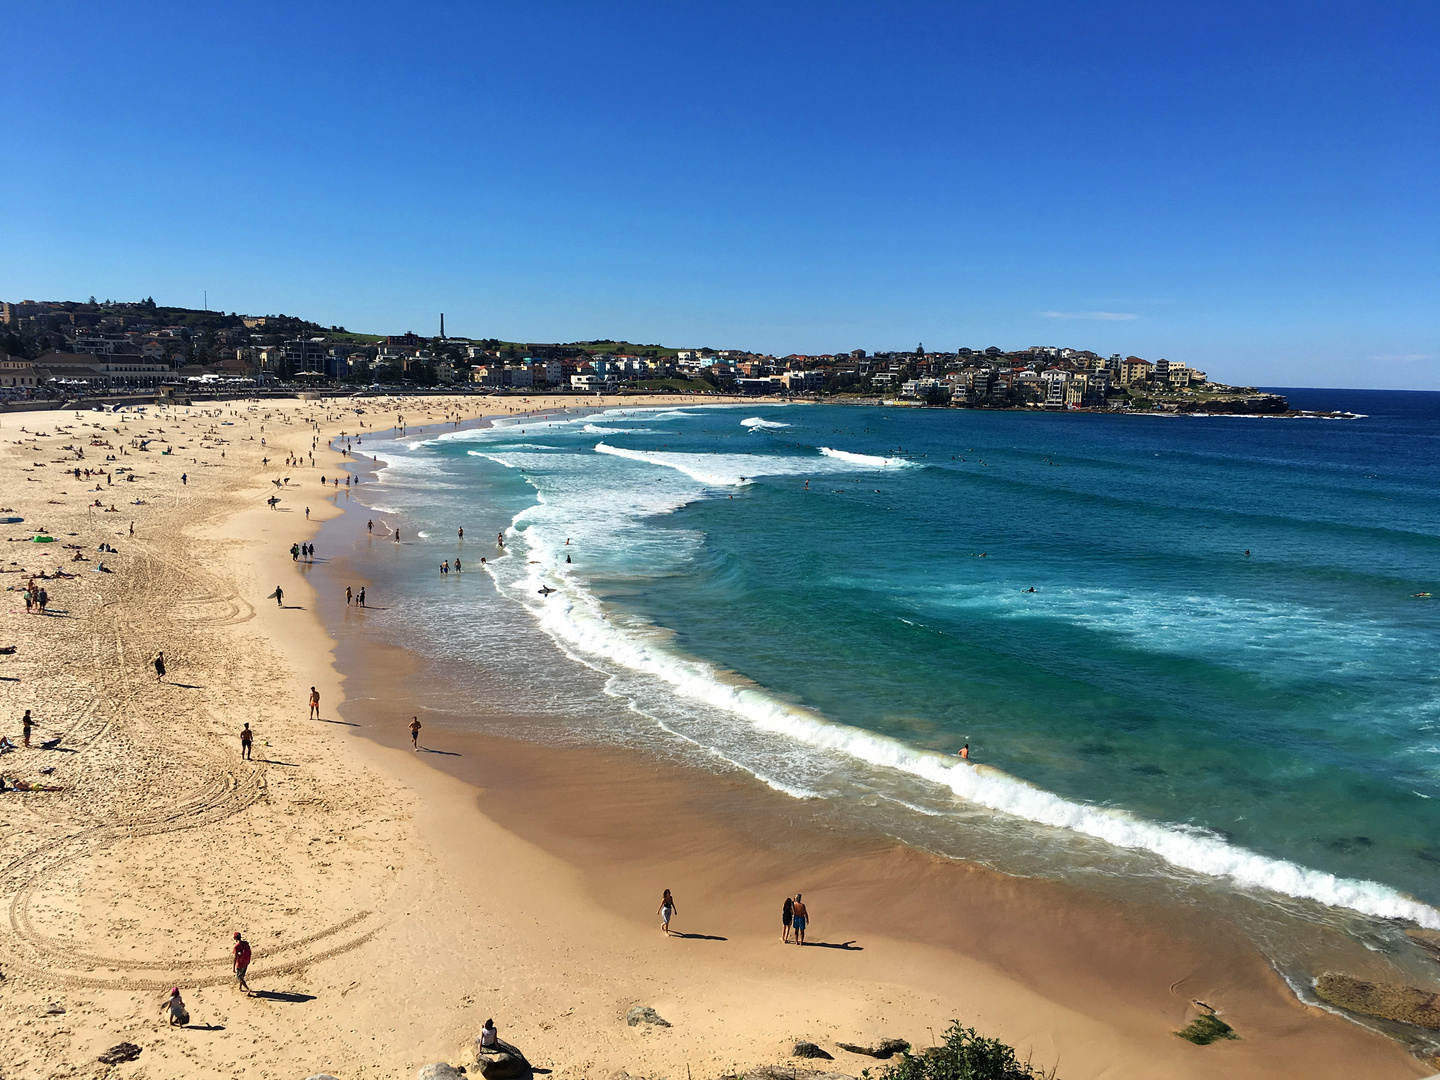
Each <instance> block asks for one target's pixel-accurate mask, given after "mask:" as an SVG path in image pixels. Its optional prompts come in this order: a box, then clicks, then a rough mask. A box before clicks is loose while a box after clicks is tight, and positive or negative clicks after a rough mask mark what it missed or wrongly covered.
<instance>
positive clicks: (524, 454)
mask: <svg viewBox="0 0 1440 1080" xmlns="http://www.w3.org/2000/svg"><path fill="white" fill-rule="evenodd" d="M1289 393H1290V395H1291V397H1292V401H1294V402H1295V403H1296V404H1298V405H1300V406H1303V407H1311V408H1348V409H1352V410H1354V411H1357V412H1361V413H1364V414H1366V415H1365V416H1364V417H1363V418H1361V419H1358V420H1351V421H1326V420H1257V419H1245V418H1161V417H1124V416H1102V415H1089V414H1058V415H1057V414H1036V413H1014V412H993V413H992V412H980V411H961V410H953V411H952V410H943V411H942V410H907V409H895V408H888V409H887V408H861V407H836V406H809V405H805V406H802V405H796V406H786V407H763V406H749V407H739V408H688V409H676V410H663V409H662V410H627V411H619V410H612V411H609V412H606V413H604V414H601V415H591V416H588V417H584V418H568V419H567V418H559V419H557V418H547V419H544V420H537V419H534V418H531V419H525V420H517V421H515V422H514V423H508V422H507V423H506V424H504V425H501V426H498V427H496V428H491V429H484V430H472V431H457V432H451V433H448V434H444V435H442V436H439V437H436V438H432V437H430V436H431V435H435V434H438V432H436V431H432V432H428V433H426V432H421V433H419V434H416V435H412V436H411V437H410V438H408V439H407V440H406V441H405V442H400V443H396V444H393V445H386V446H382V447H380V448H378V449H376V451H375V452H376V453H378V455H379V457H380V458H381V460H382V461H385V462H387V463H388V466H389V467H387V468H385V469H383V470H381V472H380V477H379V479H380V482H379V483H377V484H374V485H370V486H369V487H370V490H369V492H368V494H367V498H369V499H372V500H373V501H374V502H375V505H376V507H377V510H376V513H378V514H379V515H380V522H381V525H380V528H381V533H382V534H383V533H384V532H385V530H388V529H389V528H390V527H391V525H392V524H400V523H401V522H403V523H404V525H405V527H407V529H408V530H414V531H415V532H416V538H415V540H414V542H413V543H407V544H405V545H398V546H396V551H395V552H394V553H393V555H392V553H389V552H387V553H386V554H387V558H388V559H389V562H388V563H387V566H386V568H385V569H384V572H385V573H388V574H390V575H391V580H392V581H394V582H399V581H402V580H403V581H404V582H406V584H405V586H404V587H405V588H407V589H410V590H413V591H414V592H415V593H416V594H417V596H418V597H420V598H423V599H424V601H425V603H424V605H423V608H424V611H425V619H424V621H422V620H421V619H419V618H418V617H411V616H409V615H406V614H405V613H404V612H401V611H397V612H395V613H394V614H393V615H390V616H387V617H388V618H389V619H390V620H391V628H392V630H393V631H394V632H395V633H396V634H401V633H403V635H405V639H406V642H407V644H411V645H414V646H417V647H420V648H422V650H424V649H428V650H430V651H431V652H432V653H433V655H435V656H437V657H440V658H443V659H444V660H445V662H446V663H447V664H449V665H450V666H451V667H452V668H456V669H464V668H465V667H466V666H467V665H475V666H488V667H489V668H492V669H495V668H499V669H503V671H506V672H509V673H510V674H511V675H513V677H514V683H513V685H512V686H511V687H510V689H509V690H508V691H507V690H505V689H504V687H503V685H502V686H501V689H499V690H496V689H494V684H491V691H490V692H492V693H497V694H500V695H501V696H502V697H503V696H504V695H505V694H506V693H510V694H512V695H513V697H514V699H515V700H516V701H520V700H522V699H523V700H524V701H526V702H527V704H529V705H531V706H536V707H540V708H542V709H544V710H548V712H549V713H550V714H551V715H552V716H553V717H554V718H555V721H556V723H558V724H561V725H564V724H569V725H571V726H572V727H573V728H574V729H575V730H577V731H584V732H585V733H586V734H587V735H589V736H591V737H597V738H613V739H615V740H618V741H622V742H631V743H636V744H644V745H647V746H650V747H652V748H657V747H658V748H663V749H664V750H665V752H667V753H675V754H679V755H681V756H683V755H686V754H689V755H691V756H693V757H696V758H697V759H700V760H706V759H708V760H712V761H714V762H716V763H720V764H726V765H735V766H739V767H741V768H744V769H746V770H748V771H750V772H752V773H754V774H755V775H756V776H758V777H760V778H761V779H762V780H764V781H765V782H767V783H769V784H772V785H773V786H775V787H777V788H780V789H782V790H784V791H788V792H790V793H791V794H794V795H795V796H797V797H815V798H829V799H835V800H837V802H839V803H841V804H844V805H847V806H851V807H853V809H854V812H855V813H859V814H862V815H868V816H871V817H873V818H874V819H875V820H876V821H878V822H881V823H882V824H883V826H884V827H885V828H887V829H888V830H889V831H891V832H893V833H894V834H895V835H899V836H902V837H904V838H906V839H910V840H911V841H912V842H918V843H924V844H927V845H930V846H932V847H934V848H935V849H937V850H942V851H946V852H949V853H953V854H958V855H963V856H965V857H978V858H981V859H983V860H984V861H988V862H991V863H993V864H995V865H998V866H1001V867H1002V868H1005V869H1010V870H1012V871H1013V870H1018V871H1021V872H1026V873H1045V872H1052V871H1053V872H1074V873H1080V872H1091V873H1103V874H1106V875H1112V876H1118V877H1126V876H1132V877H1136V878H1141V877H1151V878H1157V877H1158V878H1166V877H1168V878H1173V879H1174V880H1177V881H1183V882H1186V883H1189V884H1190V885H1194V884H1195V883H1197V882H1198V883H1200V884H1202V885H1204V884H1205V883H1211V884H1214V885H1215V886H1216V887H1223V888H1226V889H1230V890H1233V891H1238V892H1240V893H1242V894H1245V895H1247V896H1251V897H1254V898H1257V899H1260V900H1262V901H1263V902H1267V903H1268V902H1273V903H1282V904H1289V903H1292V902H1298V903H1300V904H1302V905H1312V906H1317V907H1319V908H1324V909H1327V910H1332V911H1336V912H1341V913H1350V912H1359V913H1363V914H1365V915H1369V916H1384V917H1391V916H1394V917H1401V918H1406V919H1410V920H1413V921H1416V922H1419V923H1422V924H1425V925H1430V926H1440V911H1437V910H1436V908H1435V905H1440V884H1437V873H1436V872H1437V870H1440V753H1437V750H1440V742H1437V737H1436V736H1437V723H1440V674H1437V669H1436V664H1437V654H1440V649H1437V646H1440V601H1435V600H1425V599H1421V598H1416V597H1414V596H1413V595H1412V594H1415V593H1420V592H1435V593H1437V594H1440V535H1437V534H1440V497H1437V492H1440V442H1437V438H1440V395H1436V394H1396V393H1381V392H1338V391H1337V392H1328V391H1289ZM366 449H367V451H368V450H370V449H371V447H366ZM807 483H808V486H807ZM461 524H463V525H465V526H466V532H467V539H466V540H465V542H464V543H460V542H459V541H458V540H457V539H456V536H455V529H456V527H457V525H461ZM502 528H503V529H504V530H505V532H506V537H507V539H506V547H505V549H504V550H503V552H502V551H501V550H500V549H498V548H496V547H495V546H494V541H493V537H494V535H495V532H497V531H499V530H500V529H502ZM481 537H484V539H483V540H482V539H481ZM567 539H568V541H569V543H568V545H567V543H566V541H567ZM388 546H391V545H387V547H388ZM1247 551H1248V555H1247V554H1246V552H1247ZM457 554H459V555H461V557H462V558H463V559H464V560H465V567H466V574H465V575H463V577H458V576H457V575H453V574H452V575H450V576H449V577H442V576H441V575H438V574H437V573H435V566H436V564H438V562H439V561H440V560H441V559H444V558H454V557H455V556H456V555H457ZM567 555H568V556H569V557H570V558H571V560H572V561H571V562H568V563H567V562H566V561H565V559H566V556H567ZM482 556H485V557H486V559H487V561H486V563H485V566H484V568H483V569H484V573H483V574H479V573H476V571H479V570H481V567H480V565H479V560H480V558H481V557H482ZM377 569H378V568H377ZM541 586H546V587H549V588H552V589H555V590H556V591H555V592H553V593H550V594H548V595H541V594H540V593H539V591H538V590H539V589H540V587H541ZM382 587H383V586H382ZM1032 589H1033V590H1034V591H1033V592H1032V591H1030V590H1032ZM527 635H530V636H532V637H543V638H546V639H548V642H547V644H548V645H550V646H552V647H553V646H558V647H559V648H560V649H561V650H562V651H563V652H564V653H565V654H566V655H567V656H569V657H570V658H571V660H573V661H574V678H573V679H569V678H567V676H566V675H565V674H564V673H563V672H562V673H555V672H554V671H553V665H552V668H546V667H544V665H542V664H539V663H536V664H534V665H533V666H532V665H530V664H529V663H528V662H527V656H529V654H530V650H531V647H530V646H528V645H526V644H525V642H526V641H527V640H528V638H527ZM587 680H588V681H587ZM503 681H504V680H503V679H502V680H501V682H502V684H503ZM597 682H598V685H600V686H601V687H602V688H603V694H598V695H597V694H596V693H595V686H596V685H597ZM967 742H968V743H969V745H970V747H971V753H972V758H971V764H966V763H964V762H961V761H960V760H959V759H958V758H956V757H955V752H956V751H957V750H958V749H959V748H960V747H961V746H962V745H963V744H965V743H967Z"/></svg>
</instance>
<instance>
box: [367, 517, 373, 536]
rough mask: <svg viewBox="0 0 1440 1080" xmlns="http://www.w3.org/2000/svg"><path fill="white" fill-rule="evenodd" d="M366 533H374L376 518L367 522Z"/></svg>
mask: <svg viewBox="0 0 1440 1080" xmlns="http://www.w3.org/2000/svg"><path fill="white" fill-rule="evenodd" d="M365 531H366V532H367V533H373V532H374V531H375V519H374V518H371V519H370V520H369V521H367V522H365Z"/></svg>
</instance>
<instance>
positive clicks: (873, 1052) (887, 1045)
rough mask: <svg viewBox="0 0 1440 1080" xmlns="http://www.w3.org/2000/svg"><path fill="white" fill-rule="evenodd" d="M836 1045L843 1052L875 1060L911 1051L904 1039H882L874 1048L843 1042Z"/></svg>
mask: <svg viewBox="0 0 1440 1080" xmlns="http://www.w3.org/2000/svg"><path fill="white" fill-rule="evenodd" d="M835 1045H836V1046H838V1047H839V1048H840V1049H841V1050H848V1051H850V1053H852V1054H864V1055H865V1056H866V1057H873V1058H888V1057H893V1056H894V1055H896V1054H903V1053H904V1052H905V1051H906V1050H909V1049H910V1044H909V1043H908V1042H906V1041H905V1040H904V1039H881V1040H880V1041H879V1042H878V1043H877V1044H876V1045H874V1046H860V1045H857V1044H856V1043H842V1042H837V1043H836V1044H835Z"/></svg>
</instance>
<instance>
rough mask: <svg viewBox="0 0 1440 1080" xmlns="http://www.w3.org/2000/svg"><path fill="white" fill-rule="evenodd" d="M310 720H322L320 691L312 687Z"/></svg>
mask: <svg viewBox="0 0 1440 1080" xmlns="http://www.w3.org/2000/svg"><path fill="white" fill-rule="evenodd" d="M310 719H311V720H319V719H320V691H319V690H316V689H315V687H313V686H312V687H310Z"/></svg>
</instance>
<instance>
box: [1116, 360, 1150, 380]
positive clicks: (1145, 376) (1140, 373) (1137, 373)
mask: <svg viewBox="0 0 1440 1080" xmlns="http://www.w3.org/2000/svg"><path fill="white" fill-rule="evenodd" d="M1154 369H1155V365H1154V364H1152V363H1150V361H1149V360H1142V359H1140V357H1138V356H1127V357H1126V358H1125V360H1124V362H1123V363H1122V364H1121V365H1120V385H1122V386H1145V385H1146V384H1148V383H1149V382H1150V376H1151V373H1152V372H1153V371H1154Z"/></svg>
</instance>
